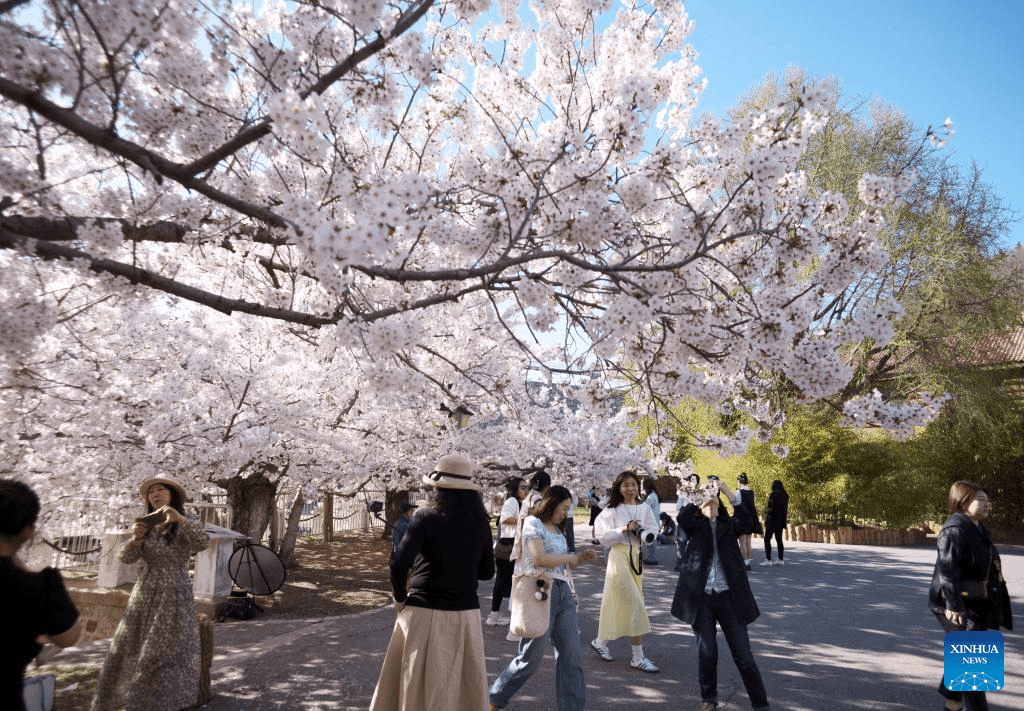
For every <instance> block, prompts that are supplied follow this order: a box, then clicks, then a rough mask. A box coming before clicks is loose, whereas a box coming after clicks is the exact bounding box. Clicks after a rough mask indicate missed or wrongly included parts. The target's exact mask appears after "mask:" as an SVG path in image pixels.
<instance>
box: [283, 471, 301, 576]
mask: <svg viewBox="0 0 1024 711" xmlns="http://www.w3.org/2000/svg"><path fill="white" fill-rule="evenodd" d="M305 504H306V497H304V496H303V495H302V488H301V487H300V488H299V491H298V493H297V494H296V495H295V501H293V502H292V508H291V510H290V511H289V512H288V524H287V525H286V526H285V529H284V536H283V537H282V538H281V548H280V550H278V551H277V555H278V557H279V558H280V559H281V562H282V563H284V567H285V568H286V569H288V568H294V567H295V541H296V539H298V537H299V520H300V519H301V518H302V507H303V506H305Z"/></svg>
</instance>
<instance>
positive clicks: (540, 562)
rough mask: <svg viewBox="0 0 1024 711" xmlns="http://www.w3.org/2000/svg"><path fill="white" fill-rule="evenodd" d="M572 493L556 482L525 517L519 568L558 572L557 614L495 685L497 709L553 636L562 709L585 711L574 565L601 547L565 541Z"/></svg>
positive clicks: (554, 610) (553, 591) (536, 664)
mask: <svg viewBox="0 0 1024 711" xmlns="http://www.w3.org/2000/svg"><path fill="white" fill-rule="evenodd" d="M571 506H572V494H571V493H570V492H569V490H568V489H566V488H565V487H564V486H552V487H551V488H549V489H548V490H547V492H546V493H545V494H544V497H543V498H542V499H541V500H540V502H539V503H538V504H537V505H536V506H535V507H534V508H533V511H532V512H531V513H530V515H529V516H527V518H526V520H525V521H524V522H523V533H522V539H523V555H522V556H521V557H520V558H519V561H518V563H517V569H518V570H519V571H522V572H527V573H534V572H537V571H538V570H540V569H545V570H546V572H547V573H548V574H549V575H550V576H551V577H552V579H553V583H552V586H551V592H550V593H549V595H550V600H551V613H550V614H551V617H550V623H549V626H548V631H547V633H545V634H544V635H543V636H541V637H537V638H535V639H524V640H522V641H521V642H520V643H519V653H518V654H517V655H516V657H515V658H514V659H513V660H512V661H511V662H510V663H509V665H508V667H506V668H505V671H503V672H502V673H501V674H500V675H499V676H498V679H497V680H496V681H495V682H494V684H493V685H492V686H491V690H490V701H491V706H490V708H491V711H496V710H497V709H501V708H504V707H505V706H506V705H508V702H509V700H510V699H511V698H512V696H513V695H514V694H515V693H516V692H517V691H518V690H519V689H520V688H522V686H523V684H525V683H526V681H527V680H528V679H529V678H530V677H531V676H532V675H533V673H534V672H535V671H537V668H538V667H539V666H540V664H541V661H542V660H543V658H544V649H545V647H547V641H548V640H549V639H550V640H551V644H552V646H553V647H554V648H555V699H556V704H557V708H558V711H583V707H584V706H585V704H586V700H587V699H586V683H585V681H584V678H583V654H582V652H581V651H580V628H579V621H578V619H577V616H576V608H577V605H578V601H577V599H576V592H575V590H574V589H573V585H572V577H571V575H570V572H569V571H570V570H572V569H575V568H576V566H577V565H579V564H580V563H586V562H588V561H591V560H595V559H596V558H597V552H596V551H594V550H592V549H591V550H586V551H582V552H581V553H570V552H569V547H568V543H567V542H566V540H565V531H564V528H565V526H566V521H567V519H568V514H569V508H570V507H571Z"/></svg>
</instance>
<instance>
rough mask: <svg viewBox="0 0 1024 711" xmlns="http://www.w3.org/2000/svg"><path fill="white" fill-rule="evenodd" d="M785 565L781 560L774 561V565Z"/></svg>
mask: <svg viewBox="0 0 1024 711" xmlns="http://www.w3.org/2000/svg"><path fill="white" fill-rule="evenodd" d="M785 564H786V561H784V560H782V559H781V558H780V559H779V560H777V561H775V565H785Z"/></svg>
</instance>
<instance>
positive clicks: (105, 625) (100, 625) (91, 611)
mask: <svg viewBox="0 0 1024 711" xmlns="http://www.w3.org/2000/svg"><path fill="white" fill-rule="evenodd" d="M64 583H65V585H66V586H67V588H68V593H69V594H70V595H71V599H72V600H74V602H75V607H77V608H78V614H79V616H80V617H81V620H82V636H81V639H80V640H79V642H78V643H79V644H85V643H86V642H91V641H93V640H96V639H107V638H109V637H113V636H114V630H116V629H117V624H118V623H119V622H120V621H121V616H122V615H123V614H124V608H125V607H127V605H128V598H129V597H131V593H132V586H131V585H122V586H121V587H117V588H101V587H97V585H96V581H95V580H86V579H67V578H65V580H64ZM196 612H197V613H199V615H200V617H202V616H204V615H205V616H206V617H208V618H210V619H213V618H214V617H216V612H217V610H216V609H215V605H214V604H213V602H212V601H210V600H204V599H202V598H197V599H196Z"/></svg>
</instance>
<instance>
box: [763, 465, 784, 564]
mask: <svg viewBox="0 0 1024 711" xmlns="http://www.w3.org/2000/svg"><path fill="white" fill-rule="evenodd" d="M788 516H789V494H787V493H786V487H784V486H783V485H782V482H781V481H779V480H778V479H776V480H775V481H773V482H772V493H770V494H769V495H768V506H767V507H766V508H765V517H764V562H763V563H761V565H775V563H774V562H772V536H775V543H776V544H778V547H779V561H778V564H779V565H783V564H784V563H783V560H782V559H783V558H784V557H785V554H786V549H785V548H783V547H782V532H783V531H785V530H786V518H787V517H788Z"/></svg>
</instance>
